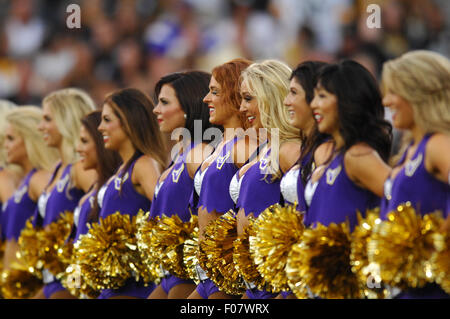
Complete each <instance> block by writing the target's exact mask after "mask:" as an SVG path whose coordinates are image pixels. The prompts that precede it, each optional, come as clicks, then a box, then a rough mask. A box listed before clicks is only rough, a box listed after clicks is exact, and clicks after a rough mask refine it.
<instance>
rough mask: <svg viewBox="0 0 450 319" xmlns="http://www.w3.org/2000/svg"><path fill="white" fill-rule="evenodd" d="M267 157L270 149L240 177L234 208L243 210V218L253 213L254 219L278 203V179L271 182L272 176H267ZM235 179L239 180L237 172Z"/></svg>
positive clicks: (279, 197)
mask: <svg viewBox="0 0 450 319" xmlns="http://www.w3.org/2000/svg"><path fill="white" fill-rule="evenodd" d="M269 155H270V149H269V150H268V151H267V152H266V153H265V154H264V156H263V157H262V158H261V159H260V160H258V161H257V162H255V163H254V164H253V165H252V166H251V167H250V168H249V169H248V170H247V171H246V172H245V174H244V175H243V176H241V177H240V181H239V182H240V191H239V197H238V198H237V202H236V207H237V208H243V209H244V212H245V216H248V215H249V214H250V213H253V216H254V217H255V218H256V217H258V216H259V214H261V213H262V212H263V211H264V209H266V208H267V207H269V206H270V205H273V204H276V203H279V202H280V199H281V193H280V179H277V180H274V181H272V175H271V174H267V171H268V165H269V158H268V156H269ZM266 174H267V175H266ZM236 178H239V172H237V173H236Z"/></svg>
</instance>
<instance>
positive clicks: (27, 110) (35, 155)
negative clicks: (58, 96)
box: [5, 106, 59, 171]
mask: <svg viewBox="0 0 450 319" xmlns="http://www.w3.org/2000/svg"><path fill="white" fill-rule="evenodd" d="M41 119H42V110H41V108H39V107H37V106H21V107H17V108H14V109H12V110H11V111H10V112H9V113H8V114H7V115H6V119H5V120H6V122H7V123H9V124H10V125H11V126H12V127H13V128H14V130H15V131H16V132H17V133H18V134H19V136H20V137H21V138H22V139H23V142H24V145H25V149H26V151H27V157H28V160H29V161H30V163H31V166H32V167H33V168H38V169H41V168H42V169H45V170H47V171H51V170H52V169H53V167H54V165H55V164H56V161H57V160H58V158H59V154H58V151H57V150H56V149H55V148H53V147H48V146H47V145H46V143H45V141H44V138H43V136H42V134H41V133H40V132H39V131H38V125H39V122H40V121H41Z"/></svg>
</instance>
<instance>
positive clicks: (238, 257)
mask: <svg viewBox="0 0 450 319" xmlns="http://www.w3.org/2000/svg"><path fill="white" fill-rule="evenodd" d="M254 222H255V220H254V219H253V218H249V224H248V226H247V227H245V229H244V232H243V234H242V235H241V236H239V237H238V238H236V240H235V241H234V242H233V249H234V251H233V261H234V263H235V265H236V269H237V271H238V272H239V274H240V275H241V276H242V278H243V279H244V280H245V281H247V282H249V283H253V284H254V285H255V286H256V287H257V288H258V289H259V290H266V291H270V292H272V287H270V284H269V283H268V282H266V280H265V279H264V278H263V277H262V276H261V274H260V273H259V271H258V269H257V267H256V265H255V263H254V261H253V258H252V256H251V255H250V240H249V238H250V237H251V236H255V229H254V227H253V224H254Z"/></svg>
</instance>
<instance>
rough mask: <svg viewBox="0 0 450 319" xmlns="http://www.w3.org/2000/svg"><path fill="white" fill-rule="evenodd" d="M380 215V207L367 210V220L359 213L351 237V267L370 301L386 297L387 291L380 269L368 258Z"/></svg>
mask: <svg viewBox="0 0 450 319" xmlns="http://www.w3.org/2000/svg"><path fill="white" fill-rule="evenodd" d="M379 215H380V208H379V207H377V208H375V209H371V210H367V211H366V217H365V218H364V217H362V216H361V214H360V212H357V219H358V224H357V225H356V226H355V229H354V230H353V232H352V235H351V240H352V241H351V253H350V265H351V267H352V271H353V273H354V274H355V275H356V276H357V277H358V280H359V283H360V287H361V289H363V291H364V294H365V296H366V297H367V298H369V299H383V298H385V297H386V295H385V292H386V290H385V289H383V288H382V287H381V278H380V277H379V272H378V268H377V266H376V265H374V264H371V263H370V262H369V257H368V256H367V247H368V244H369V241H370V238H371V235H372V231H373V228H374V227H375V226H376V225H378V224H380V223H381V219H380V218H379ZM368 283H369V284H368ZM377 287H378V288H377Z"/></svg>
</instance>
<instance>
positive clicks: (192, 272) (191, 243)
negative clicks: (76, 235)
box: [183, 227, 200, 285]
mask: <svg viewBox="0 0 450 319" xmlns="http://www.w3.org/2000/svg"><path fill="white" fill-rule="evenodd" d="M198 254H199V248H198V227H196V228H195V229H194V231H193V232H192V233H191V237H190V238H189V239H186V240H185V241H184V245H183V264H184V268H185V271H186V273H187V274H188V276H189V279H192V280H193V281H194V282H195V284H196V285H198V284H199V283H200V279H199V278H198V275H197V271H196V266H197V265H198V264H199V260H198Z"/></svg>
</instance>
